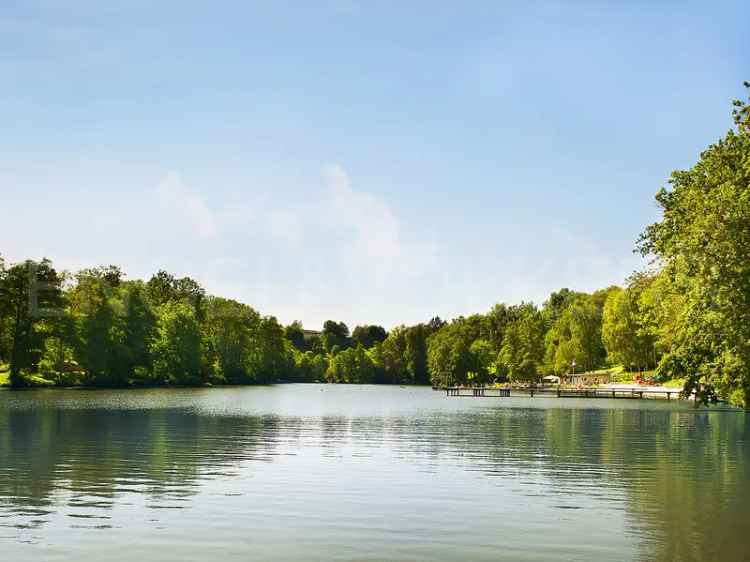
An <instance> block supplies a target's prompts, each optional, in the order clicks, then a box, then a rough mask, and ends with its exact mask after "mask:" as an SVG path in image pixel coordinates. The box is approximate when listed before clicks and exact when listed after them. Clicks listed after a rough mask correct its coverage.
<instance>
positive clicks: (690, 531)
mask: <svg viewBox="0 0 750 562" xmlns="http://www.w3.org/2000/svg"><path fill="white" fill-rule="evenodd" d="M749 439H750V418H749V417H748V416H747V415H746V414H745V413H744V412H737V411H717V412H705V411H694V410H692V409H691V408H689V407H688V406H687V405H686V404H677V403H674V402H672V403H666V402H657V401H625V400H618V401H610V400H601V399H599V400H591V401H585V400H575V399H570V400H560V399H555V398H534V399H529V398H510V399H492V398H488V399H463V398H447V397H446V396H445V395H444V394H443V393H439V392H433V391H432V390H429V389H424V388H393V387H357V386H323V385H286V386H277V387H265V388H247V387H244V388H221V389H195V390H188V389H185V390H182V389H164V390H143V391H138V390H129V391H96V392H88V391H80V390H77V391H70V390H68V391H56V390H50V391H30V392H15V393H12V392H1V393H0V459H1V462H0V545H1V546H2V551H3V553H4V559H7V560H20V561H23V560H38V559H41V558H40V556H41V557H43V559H45V560H56V559H60V560H63V559H73V558H80V557H84V558H85V559H91V560H122V561H125V560H128V561H130V560H137V559H139V558H141V559H144V560H145V559H149V558H153V556H152V555H153V553H154V552H158V553H159V556H158V558H159V560H206V559H211V558H212V557H213V555H214V554H215V552H217V550H215V549H220V551H221V552H222V556H224V558H225V559H226V560H247V559H248V558H252V559H257V560H270V561H275V560H279V561H281V560H321V561H323V560H385V559H387V560H542V561H553V560H555V561H557V560H591V561H602V560H612V561H621V560H643V561H651V560H664V561H666V560H701V561H706V560H723V561H727V560H743V559H745V558H746V557H745V551H746V548H745V547H746V545H747V540H746V537H745V534H746V533H745V530H744V526H743V525H744V524H740V522H746V521H748V520H750V445H749V442H748V440H749Z"/></svg>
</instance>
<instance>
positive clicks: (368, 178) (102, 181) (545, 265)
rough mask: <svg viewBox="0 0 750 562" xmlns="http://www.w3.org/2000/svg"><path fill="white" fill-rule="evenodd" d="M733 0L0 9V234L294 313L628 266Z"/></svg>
mask: <svg viewBox="0 0 750 562" xmlns="http://www.w3.org/2000/svg"><path fill="white" fill-rule="evenodd" d="M748 22H750V4H748V3H747V2H742V1H736V2H724V1H718V2H678V1H662V2H638V1H629V2H595V1H586V0H582V1H568V2H498V1H495V2H472V1H465V2H450V3H449V2H435V1H434V0H433V1H431V2H421V1H419V2H417V1H414V2H403V1H402V2H386V1H380V2H377V1H370V2H360V1H358V0H330V1H321V2H314V1H308V2H281V1H274V2H271V1H268V2H251V1H247V2H221V1H213V2H197V1H196V2H191V1H185V0H183V1H181V2H169V1H163V2H157V3H155V2H151V1H144V0H130V1H128V2H99V1H93V0H85V1H84V0H69V1H67V2H53V1H42V0H38V1H29V0H25V1H15V0H10V1H8V0H5V1H4V2H3V3H2V6H0V123H2V134H1V135H0V207H1V210H2V215H1V217H2V218H0V233H2V234H1V235H0V236H2V238H0V252H2V254H3V255H4V256H5V257H6V258H7V259H9V260H11V261H15V260H20V259H22V258H26V257H33V258H40V257H42V256H47V257H50V258H52V259H53V260H54V261H55V262H56V263H57V264H58V265H59V266H60V267H64V268H71V269H75V268H79V267H87V266H92V265H97V264H103V263H117V264H120V265H121V266H122V267H123V268H124V269H125V270H126V271H127V272H128V273H129V276H130V277H131V278H138V277H147V276H149V275H150V274H151V273H153V272H154V271H156V270H157V269H159V268H165V269H168V270H170V271H173V272H174V273H176V274H178V275H190V276H192V277H194V278H196V279H197V280H199V281H200V282H201V283H202V284H204V286H206V288H207V289H208V290H209V291H210V292H212V293H216V294H220V295H224V296H230V297H234V298H237V299H239V300H242V301H244V302H247V303H248V304H251V305H253V306H255V307H256V308H258V309H259V310H260V311H261V312H263V313H267V314H275V315H277V316H278V317H279V318H280V319H281V320H282V321H284V322H289V321H291V320H293V319H301V320H302V321H303V322H304V323H305V325H307V326H309V327H316V326H319V325H320V324H321V323H322V321H323V320H324V319H326V318H335V319H340V320H344V321H345V322H347V323H348V324H349V325H350V326H352V327H353V326H354V325H356V324H358V323H364V322H375V323H382V324H383V325H385V326H386V327H392V326H393V325H395V324H399V323H402V322H403V323H413V322H419V321H423V320H427V319H429V318H430V317H431V316H433V315H436V314H439V315H440V316H442V317H444V318H451V317H453V316H455V315H458V314H468V313H472V312H480V311H484V310H487V309H489V308H490V307H491V306H492V304H494V303H495V302H499V301H506V302H511V303H512V302H519V301H521V300H523V299H525V300H534V301H536V302H542V301H543V300H544V298H545V297H546V295H547V294H548V293H549V292H550V291H552V290H555V289H557V288H560V287H563V286H567V287H571V288H575V289H579V290H593V289H596V288H599V287H603V286H607V285H610V284H615V283H621V282H622V281H623V280H624V278H625V277H627V276H628V275H629V274H630V273H631V272H632V271H633V270H635V269H638V268H641V267H643V262H642V261H641V259H640V258H639V257H638V256H635V255H634V254H633V253H632V250H633V247H634V242H635V240H636V239H637V237H638V234H639V232H640V231H641V230H642V228H643V227H644V226H645V225H646V224H647V223H649V222H651V221H653V220H655V219H656V218H657V216H658V214H657V209H656V206H655V203H654V200H653V195H654V193H655V192H656V191H657V189H658V188H659V187H661V186H662V185H664V184H665V181H666V179H667V178H668V175H669V173H670V171H671V170H673V169H675V168H680V167H687V166H690V165H691V164H692V163H693V162H694V161H695V160H696V158H697V157H698V154H699V153H700V151H701V150H702V149H703V148H705V147H706V146H707V145H708V144H709V143H710V142H712V141H714V140H715V139H717V138H719V137H720V136H721V135H723V134H724V133H725V132H726V130H727V129H728V128H729V127H730V125H731V120H730V118H729V114H730V111H731V106H730V103H731V100H732V99H733V98H736V97H739V96H741V95H743V91H742V90H743V89H742V86H741V83H742V80H746V79H750V26H748V25H747V24H748Z"/></svg>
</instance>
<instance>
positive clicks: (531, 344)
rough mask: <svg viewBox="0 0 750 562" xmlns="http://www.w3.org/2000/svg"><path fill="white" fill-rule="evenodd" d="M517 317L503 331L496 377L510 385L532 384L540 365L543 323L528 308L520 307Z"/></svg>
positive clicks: (529, 305) (537, 311)
mask: <svg viewBox="0 0 750 562" xmlns="http://www.w3.org/2000/svg"><path fill="white" fill-rule="evenodd" d="M517 316H518V317H517V318H516V319H515V320H513V321H512V322H511V323H510V324H509V325H508V326H507V327H506V329H505V337H504V338H503V345H502V348H501V349H500V353H499V356H498V363H499V366H500V369H499V373H500V374H504V375H506V376H508V377H509V378H510V379H511V380H513V381H534V380H536V379H537V378H538V377H539V375H540V374H541V371H542V368H543V364H544V342H545V335H546V331H547V321H546V319H545V316H544V314H543V313H542V312H540V311H539V310H537V308H536V307H535V306H534V305H532V304H523V305H521V306H520V307H519V312H518V314H517Z"/></svg>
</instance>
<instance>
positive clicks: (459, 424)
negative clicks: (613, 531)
mask: <svg viewBox="0 0 750 562" xmlns="http://www.w3.org/2000/svg"><path fill="white" fill-rule="evenodd" d="M452 425H453V427H452V430H451V431H450V432H447V433H446V437H445V440H444V441H443V443H444V446H445V447H444V448H443V449H442V453H441V454H444V455H445V454H448V453H450V452H451V450H455V451H460V452H461V454H462V455H464V456H467V457H469V458H471V459H472V463H473V464H478V465H479V467H481V469H482V470H484V471H485V472H486V473H487V474H492V475H499V476H501V477H502V476H522V477H526V478H531V477H533V476H535V475H537V476H539V477H540V478H542V479H543V481H544V482H545V483H546V484H547V485H548V486H549V488H548V490H549V491H548V493H556V492H557V493H563V494H574V495H589V496H591V497H593V498H597V497H601V498H605V499H606V500H607V501H609V500H610V499H612V498H616V497H618V496H619V497H622V498H623V499H624V501H625V506H626V510H627V511H626V512H627V532H628V533H631V534H632V535H633V536H634V537H636V538H638V539H640V541H641V542H640V544H639V549H640V552H639V556H641V557H642V558H641V559H642V560H648V561H672V560H675V561H677V560H679V561H691V560H695V561H711V560H717V561H725V560H744V559H747V557H748V554H747V538H746V536H745V530H744V527H745V526H746V522H747V516H748V512H749V511H750V449H749V448H748V443H750V417H749V416H747V415H746V414H745V413H741V412H712V413H709V412H705V411H704V412H694V411H674V410H631V409H622V410H603V409H602V410H598V409H592V410H582V409H581V410H577V409H555V410H493V411H484V412H482V413H481V414H479V415H478V416H476V418H475V419H474V420H473V421H471V420H470V419H465V420H464V419H462V418H460V417H457V418H456V419H454V420H452ZM574 497H575V496H574Z"/></svg>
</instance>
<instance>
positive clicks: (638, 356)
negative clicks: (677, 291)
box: [602, 284, 655, 371]
mask: <svg viewBox="0 0 750 562" xmlns="http://www.w3.org/2000/svg"><path fill="white" fill-rule="evenodd" d="M641 287H642V285H639V284H634V285H633V286H632V287H628V288H626V289H619V288H618V289H617V290H614V291H611V292H610V293H609V296H608V297H607V300H606V302H605V303H604V312H603V316H602V339H603V341H604V346H605V348H606V350H607V354H608V357H609V360H610V361H611V362H613V363H620V364H622V365H624V366H625V367H626V368H628V369H630V370H635V369H638V370H641V371H642V370H645V369H648V368H649V367H651V366H655V365H654V363H653V361H654V345H655V339H654V337H653V335H652V334H651V332H650V330H649V329H644V325H643V321H644V316H643V314H642V313H641V310H640V306H639V303H640V294H641Z"/></svg>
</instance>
